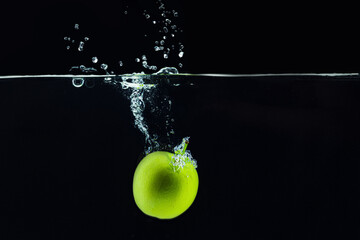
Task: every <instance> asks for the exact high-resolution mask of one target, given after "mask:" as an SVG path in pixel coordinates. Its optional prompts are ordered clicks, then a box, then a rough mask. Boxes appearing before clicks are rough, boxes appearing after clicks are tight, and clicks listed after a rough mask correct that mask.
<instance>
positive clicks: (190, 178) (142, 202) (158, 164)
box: [133, 151, 199, 219]
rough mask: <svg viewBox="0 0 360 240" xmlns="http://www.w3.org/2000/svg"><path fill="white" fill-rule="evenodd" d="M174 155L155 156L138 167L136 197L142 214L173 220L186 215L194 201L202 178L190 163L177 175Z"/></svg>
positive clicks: (160, 154)
mask: <svg viewBox="0 0 360 240" xmlns="http://www.w3.org/2000/svg"><path fill="white" fill-rule="evenodd" d="M173 155H174V154H173V153H169V152H163V151H158V152H153V153H150V154H149V155H147V156H146V157H144V158H143V159H142V160H141V162H140V163H139V165H138V166H137V168H136V170H135V173H134V179H133V194H134V199H135V203H136V205H137V206H138V207H139V208H140V210H141V211H142V212H143V213H145V214H147V215H149V216H152V217H156V218H159V219H172V218H175V217H177V216H179V215H180V214H182V213H183V212H185V211H186V210H187V209H188V208H189V207H190V206H191V204H192V203H193V201H194V200H195V197H196V194H197V190H198V186H199V177H198V174H197V171H196V169H195V167H194V166H193V165H192V164H191V163H186V164H185V166H184V167H183V168H182V169H180V170H178V171H174V169H173V168H172V166H171V164H170V160H171V157H172V156H173Z"/></svg>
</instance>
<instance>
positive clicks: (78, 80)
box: [72, 78, 84, 88]
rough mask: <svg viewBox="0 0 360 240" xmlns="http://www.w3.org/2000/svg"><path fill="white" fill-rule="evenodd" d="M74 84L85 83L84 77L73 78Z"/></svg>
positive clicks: (79, 85) (77, 85) (81, 84)
mask: <svg viewBox="0 0 360 240" xmlns="http://www.w3.org/2000/svg"><path fill="white" fill-rule="evenodd" d="M72 84H73V86H74V87H77V88H79V87H82V86H83V85H84V79H83V78H73V79H72Z"/></svg>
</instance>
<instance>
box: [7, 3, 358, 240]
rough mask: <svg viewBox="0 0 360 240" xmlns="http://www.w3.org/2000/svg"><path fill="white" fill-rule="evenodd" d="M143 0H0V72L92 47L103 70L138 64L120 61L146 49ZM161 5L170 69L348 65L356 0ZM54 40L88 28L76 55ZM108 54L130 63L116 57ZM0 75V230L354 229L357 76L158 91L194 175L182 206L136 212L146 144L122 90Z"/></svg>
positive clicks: (249, 235) (345, 233) (321, 233)
mask: <svg viewBox="0 0 360 240" xmlns="http://www.w3.org/2000/svg"><path fill="white" fill-rule="evenodd" d="M164 3H167V2H164ZM126 6H128V7H126ZM152 7H153V4H152V3H151V2H150V1H131V2H121V1H101V2H91V1H51V2H50V1H47V2H43V1H31V2H16V1H13V2H11V3H8V4H6V5H5V4H4V5H3V6H2V7H1V10H0V11H1V14H0V26H1V33H2V35H1V39H0V43H1V44H0V51H1V55H0V56H1V60H0V64H1V67H0V71H1V72H0V75H17V74H55V73H56V74H67V73H69V71H68V70H69V68H70V67H71V66H74V65H80V64H84V65H86V66H93V65H92V63H91V57H93V56H97V57H98V58H99V60H100V61H99V62H101V63H107V64H109V68H110V70H113V71H114V72H115V73H119V74H120V73H127V72H132V71H141V70H143V69H141V68H140V69H139V65H138V64H136V63H135V61H134V59H135V58H136V57H140V56H141V55H142V54H143V53H144V52H146V51H148V49H150V48H152V47H153V43H149V42H150V41H148V38H145V37H144V32H147V31H149V33H148V35H149V36H150V35H151V32H150V31H152V30H151V29H152V28H149V26H151V27H152V25H149V24H148V23H147V22H146V21H145V19H144V16H143V15H142V13H143V10H144V9H150V8H152ZM167 7H168V8H169V9H177V10H178V12H179V14H180V17H179V19H178V20H177V21H179V24H178V25H182V28H183V30H184V32H183V33H182V37H183V40H181V41H182V42H183V43H184V45H185V49H184V50H185V55H184V59H183V63H184V68H183V69H182V70H181V71H183V72H190V73H284V72H358V70H359V66H358V60H357V57H358V55H359V50H358V46H357V45H358V44H357V43H358V38H359V37H358V34H357V26H356V23H357V19H356V16H357V15H356V14H355V13H354V11H355V10H356V7H355V6H351V5H346V4H342V5H338V4H335V3H334V5H332V3H326V5H324V4H323V5H314V3H306V2H301V3H295V2H292V3H286V4H284V3H275V2H272V3H264V2H252V3H243V2H241V3H239V2H237V1H226V0H225V1H221V2H212V1H196V2H194V1H172V2H171V3H167ZM125 10H127V11H128V12H129V13H128V15H126V16H124V15H123V14H122V13H123V11H125ZM75 23H78V24H79V25H80V29H79V31H75V30H74V29H73V27H74V24H75ZM65 36H71V37H77V38H78V39H80V38H82V37H85V36H87V37H89V38H90V40H89V41H88V42H86V43H85V50H84V52H81V53H79V52H78V51H76V50H75V51H68V50H66V44H65V43H64V37H65ZM72 50H74V49H72ZM151 52H152V51H150V52H149V53H148V52H146V54H147V56H150V57H153V59H157V55H156V54H154V55H152V54H151ZM127 59H130V60H127ZM119 60H123V61H124V62H125V63H126V62H127V63H128V64H127V65H125V66H124V67H123V68H119V67H118V66H117V61H119ZM177 62H178V59H169V61H163V60H161V59H159V65H164V66H165V65H168V66H171V65H172V64H175V63H177ZM98 66H99V65H96V66H95V67H97V68H98ZM100 73H102V72H100ZM0 86H1V87H0V96H1V97H0V104H1V105H0V106H1V120H0V127H1V128H0V129H1V153H0V154H1V155H0V160H1V175H0V176H1V189H2V191H1V205H0V206H1V213H0V217H1V218H0V219H1V222H0V223H1V224H0V234H1V236H0V238H1V239H196V238H209V237H216V238H230V237H232V238H236V239H238V238H239V239H327V238H336V239H339V238H348V239H355V238H358V237H359V236H358V235H359V232H358V228H356V221H357V220H358V212H359V204H358V202H359V197H358V191H359V190H358V188H359V185H358V184H359V179H358V171H359V164H358V159H359V158H360V152H359V147H358V146H360V139H359V134H360V129H359V127H358V123H359V120H360V112H359V107H360V99H359V94H358V93H359V92H360V85H359V83H358V82H357V81H356V79H355V80H354V79H349V78H338V79H337V80H334V79H328V78H291V77H289V78H286V77H284V78H260V79H257V80H254V79H226V78H218V79H211V78H199V79H198V81H195V85H194V86H190V85H186V86H182V87H179V88H166V89H165V90H164V92H163V93H161V94H168V95H169V96H170V98H171V99H172V101H173V108H172V109H173V110H172V114H173V117H174V119H175V126H174V127H175V131H176V138H177V139H178V140H179V139H181V137H183V136H188V135H190V136H191V143H190V145H189V148H190V150H191V151H192V153H193V155H194V156H195V158H196V159H197V160H198V163H199V168H198V173H199V177H200V185H199V193H198V195H197V198H196V200H195V202H194V204H193V205H192V206H191V207H190V209H189V210H188V211H187V212H185V213H184V214H183V215H181V216H180V217H178V218H176V219H173V220H171V221H160V220H157V219H154V218H150V217H147V216H145V215H144V214H142V213H141V212H140V211H139V210H138V209H137V207H136V205H135V203H134V201H133V197H132V189H131V183H132V176H133V172H134V170H135V168H136V165H137V161H138V160H139V158H141V154H142V152H143V147H144V144H143V136H142V135H141V134H140V133H139V132H138V130H137V129H135V128H134V127H133V118H132V116H131V113H130V111H129V102H128V100H127V99H126V98H124V97H123V95H122V94H119V93H118V92H117V91H116V90H115V89H114V88H112V87H110V86H109V85H105V84H100V83H98V82H97V83H96V86H95V87H94V88H85V87H83V88H74V87H73V86H72V85H71V82H70V81H68V80H57V81H44V80H33V81H31V82H30V81H28V80H21V81H19V80H17V81H7V82H4V81H2V82H1V85H0ZM159 126H160V128H161V124H160V123H159ZM174 144H176V142H174Z"/></svg>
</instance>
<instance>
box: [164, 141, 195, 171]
mask: <svg viewBox="0 0 360 240" xmlns="http://www.w3.org/2000/svg"><path fill="white" fill-rule="evenodd" d="M189 140H190V137H185V138H183V140H182V142H181V144H179V145H177V146H175V147H174V153H175V154H174V155H173V156H172V157H171V161H170V166H171V167H172V168H173V170H174V171H178V170H180V169H182V168H183V167H184V166H185V165H186V164H188V163H189V164H191V165H193V166H194V167H195V168H197V162H196V160H195V159H194V158H193V156H192V155H191V152H190V150H186V148H187V145H188V144H189Z"/></svg>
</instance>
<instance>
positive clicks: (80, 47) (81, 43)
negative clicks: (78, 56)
mask: <svg viewBox="0 0 360 240" xmlns="http://www.w3.org/2000/svg"><path fill="white" fill-rule="evenodd" d="M78 50H79V51H80V52H81V51H83V50H84V42H83V41H80V43H79V47H78Z"/></svg>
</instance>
